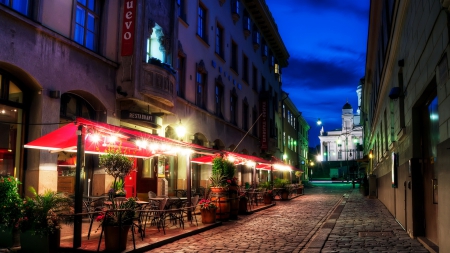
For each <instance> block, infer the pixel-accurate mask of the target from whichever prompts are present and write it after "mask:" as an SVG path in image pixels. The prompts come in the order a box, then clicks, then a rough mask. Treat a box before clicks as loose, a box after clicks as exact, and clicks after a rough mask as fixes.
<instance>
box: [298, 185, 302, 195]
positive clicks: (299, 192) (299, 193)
mask: <svg viewBox="0 0 450 253" xmlns="http://www.w3.org/2000/svg"><path fill="white" fill-rule="evenodd" d="M297 194H298V195H303V185H302V186H299V187H298V188H297Z"/></svg>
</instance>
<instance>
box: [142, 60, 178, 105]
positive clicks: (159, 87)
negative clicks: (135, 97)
mask: <svg viewBox="0 0 450 253" xmlns="http://www.w3.org/2000/svg"><path fill="white" fill-rule="evenodd" d="M175 84H176V79H175V75H174V71H173V69H171V68H170V66H168V65H164V64H162V65H161V66H158V65H155V64H148V63H147V64H144V65H143V71H142V76H141V86H140V89H139V92H140V93H142V95H144V96H146V97H149V98H150V99H152V100H155V101H157V102H160V103H163V104H165V105H167V106H170V107H173V106H174V101H175V99H176V94H175V89H174V88H175Z"/></svg>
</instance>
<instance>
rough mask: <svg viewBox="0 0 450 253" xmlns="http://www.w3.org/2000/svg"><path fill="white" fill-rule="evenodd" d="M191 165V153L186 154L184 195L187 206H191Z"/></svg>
mask: <svg viewBox="0 0 450 253" xmlns="http://www.w3.org/2000/svg"><path fill="white" fill-rule="evenodd" d="M191 167H192V165H191V154H189V153H188V154H186V181H187V183H186V197H187V200H188V206H189V207H191V205H192V201H191V200H192V198H191V197H192V196H191V195H192V191H191V189H192V187H191V183H192V182H191V170H192V168H191ZM187 215H188V220H189V221H190V220H191V219H192V214H191V209H188V213H187Z"/></svg>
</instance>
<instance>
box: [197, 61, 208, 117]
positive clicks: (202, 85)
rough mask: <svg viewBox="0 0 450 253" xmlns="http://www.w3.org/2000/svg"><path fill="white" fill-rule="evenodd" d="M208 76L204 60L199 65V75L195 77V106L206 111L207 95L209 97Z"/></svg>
mask: <svg viewBox="0 0 450 253" xmlns="http://www.w3.org/2000/svg"><path fill="white" fill-rule="evenodd" d="M206 79H207V75H206V70H205V63H204V62H203V60H201V61H200V63H199V64H197V73H196V77H195V82H196V98H195V104H196V105H197V106H198V107H200V108H203V109H206V95H207V83H206Z"/></svg>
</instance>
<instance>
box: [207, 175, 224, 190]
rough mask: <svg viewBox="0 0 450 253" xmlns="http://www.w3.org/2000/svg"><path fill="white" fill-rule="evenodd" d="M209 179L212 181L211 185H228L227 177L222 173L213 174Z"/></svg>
mask: <svg viewBox="0 0 450 253" xmlns="http://www.w3.org/2000/svg"><path fill="white" fill-rule="evenodd" d="M209 181H210V182H211V184H210V186H211V187H225V186H226V183H225V177H224V176H222V175H221V174H213V175H212V176H211V177H210V178H209Z"/></svg>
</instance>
